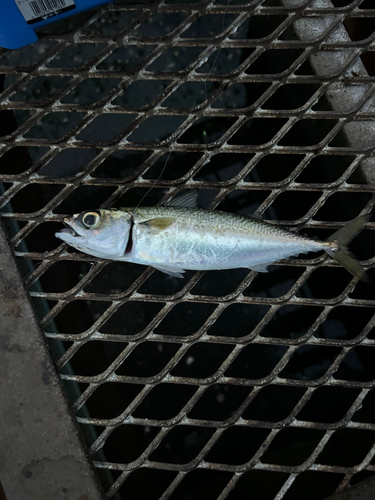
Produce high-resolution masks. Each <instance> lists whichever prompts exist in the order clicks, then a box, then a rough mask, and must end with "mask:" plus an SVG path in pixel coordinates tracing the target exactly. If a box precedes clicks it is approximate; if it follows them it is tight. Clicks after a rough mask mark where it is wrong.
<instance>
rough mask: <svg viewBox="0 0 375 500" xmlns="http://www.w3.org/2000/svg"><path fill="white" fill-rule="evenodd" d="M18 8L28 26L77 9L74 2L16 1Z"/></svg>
mask: <svg viewBox="0 0 375 500" xmlns="http://www.w3.org/2000/svg"><path fill="white" fill-rule="evenodd" d="M16 4H17V7H18V8H19V9H20V11H21V14H22V15H23V17H24V18H25V21H27V22H28V24H34V23H37V22H39V21H42V20H43V19H48V18H49V17H52V16H58V15H59V14H62V13H63V12H67V11H68V10H71V9H75V6H76V4H75V3H74V0H16Z"/></svg>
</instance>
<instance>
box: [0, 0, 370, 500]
mask: <svg viewBox="0 0 375 500" xmlns="http://www.w3.org/2000/svg"><path fill="white" fill-rule="evenodd" d="M374 16H375V10H374V9H372V8H371V2H368V1H367V2H366V1H361V0H355V1H353V2H349V1H342V2H341V3H339V2H338V1H337V2H336V3H334V4H332V3H329V2H327V1H326V0H316V1H305V2H298V3H297V2H294V1H293V2H292V0H285V1H283V2H281V1H280V2H279V1H277V0H269V1H254V2H247V3H245V2H241V1H234V0H233V1H228V2H227V1H223V2H219V1H217V2H211V1H201V2H199V1H191V2H189V3H182V2H178V1H169V2H162V1H157V2H146V3H144V4H140V3H131V2H127V1H123V2H115V3H114V4H111V5H109V6H106V7H104V8H102V9H100V10H98V11H96V12H90V13H86V14H85V15H83V16H81V17H80V18H77V19H75V21H74V22H73V21H71V22H72V23H73V25H70V24H68V25H64V26H63V27H60V28H56V27H55V28H53V29H52V28H51V30H50V32H49V33H47V32H45V33H44V34H42V35H41V37H40V41H39V42H38V43H37V44H35V45H34V46H31V47H28V48H25V49H22V50H20V51H14V52H9V51H3V52H2V53H1V54H0V56H1V57H0V67H1V68H0V69H1V72H2V73H3V74H5V89H4V91H3V93H2V94H1V95H0V110H2V112H3V113H7V112H8V113H10V112H13V113H14V114H15V117H16V120H17V123H16V125H15V126H14V127H11V126H10V125H9V128H8V129H7V130H4V131H3V133H2V138H1V144H0V148H1V149H0V154H1V157H0V182H2V183H3V194H2V196H1V198H0V207H1V210H2V213H1V215H2V216H3V220H4V222H5V224H6V225H7V227H8V235H9V242H10V245H11V246H12V248H13V249H14V250H15V252H16V255H17V258H18V260H19V264H20V268H21V272H22V274H23V276H24V281H25V284H26V286H27V287H28V288H29V290H30V295H31V297H32V300H33V301H34V304H35V307H36V311H37V314H38V316H39V320H40V324H41V326H42V328H43V330H44V331H45V335H46V338H47V339H48V344H49V346H50V348H51V353H52V356H53V358H54V360H55V363H56V366H57V368H58V370H59V372H60V374H61V378H62V380H63V381H64V383H65V384H66V387H67V391H68V393H69V394H70V400H71V405H72V410H73V412H74V413H75V414H76V417H77V420H78V422H79V424H80V426H81V428H82V430H83V431H84V432H86V436H87V443H88V445H89V447H90V454H91V456H92V457H93V460H94V463H95V466H96V467H97V469H98V471H99V472H102V473H103V472H104V473H105V474H107V475H106V476H105V477H104V476H103V477H104V479H103V484H104V487H105V489H106V496H107V498H116V499H118V498H131V497H132V495H133V496H134V495H138V497H143V498H155V499H156V498H162V499H167V498H171V499H177V498H178V499H180V498H185V497H186V498H188V497H189V495H191V496H193V497H194V498H203V497H204V498H205V500H207V499H210V498H212V499H216V498H218V499H220V500H222V499H225V498H227V499H230V500H236V499H240V498H244V497H246V495H247V493H248V492H249V491H260V492H261V494H262V495H263V496H262V498H264V499H266V500H281V499H283V500H293V499H300V498H304V499H307V500H308V499H309V498H314V499H319V498H321V499H323V498H326V497H328V496H330V495H332V494H334V493H335V492H337V493H339V492H340V491H343V490H345V489H346V488H347V487H348V486H349V485H353V484H355V483H357V482H359V481H362V480H363V479H366V478H367V477H369V476H372V475H373V474H374V453H375V433H374V431H375V427H374V425H375V422H374V418H373V411H372V408H373V407H374V395H375V394H374V379H375V371H374V363H373V351H374V346H375V344H374V323H375V316H374V304H375V291H374V286H373V284H370V285H366V284H363V283H358V282H357V280H356V279H354V278H351V277H350V276H349V275H348V273H347V272H346V271H345V270H343V269H340V268H338V266H336V265H335V263H334V262H332V261H331V260H330V259H329V258H327V257H325V256H323V255H318V256H316V255H313V256H311V255H308V256H301V257H300V258H298V259H291V260H289V261H288V262H286V263H285V264H284V265H275V266H273V267H272V270H271V272H270V273H269V275H266V276H265V275H258V274H257V273H255V272H248V271H246V270H235V271H230V272H210V273H203V272H199V273H187V277H186V279H184V280H178V279H174V278H171V277H168V276H166V275H162V274H161V273H159V272H156V271H153V270H151V269H145V268H142V267H141V266H136V265H130V264H126V263H109V262H105V261H101V260H100V259H95V258H93V257H87V256H85V255H83V254H79V253H77V252H73V251H70V250H69V249H68V248H67V247H66V246H65V245H60V244H59V242H58V241H57V240H56V239H55V238H54V236H53V234H54V232H55V231H56V230H57V229H58V228H59V227H60V224H59V221H61V218H62V216H63V215H65V214H67V213H71V212H78V211H81V210H84V209H90V208H97V207H99V206H102V207H109V206H117V207H119V206H124V205H125V206H129V205H132V204H137V203H139V202H141V203H142V204H143V205H147V204H155V203H161V202H162V201H165V200H168V199H170V198H172V197H173V196H174V195H176V194H177V193H178V192H180V191H182V190H184V189H198V190H199V191H200V196H201V201H202V203H203V205H204V206H206V207H210V208H216V207H220V209H223V210H228V211H237V212H239V213H249V212H252V211H256V212H257V213H259V214H263V216H264V217H265V218H266V219H273V220H276V221H277V223H279V224H283V225H288V226H291V227H295V228H298V229H303V231H304V232H308V234H309V235H317V236H319V237H322V238H323V237H327V236H328V235H329V234H330V233H331V232H332V231H333V230H335V229H336V228H338V227H341V226H342V225H343V224H344V223H345V221H347V220H350V219H351V218H353V217H355V216H356V215H358V214H359V213H365V212H369V211H371V210H372V208H373V205H374V186H373V184H372V181H373V178H374V177H373V154H374V145H375V141H374V135H373V133H372V130H373V127H374V111H373V103H374V100H373V93H374V89H375V87H374V76H373V75H374V74H375V71H374V59H373V54H374V52H373V51H374V39H375V34H374V29H373V27H372V26H373V22H374ZM59 30H60V31H59ZM7 116H9V117H10V115H7ZM5 122H6V120H3V127H5V125H4V123H5ZM9 123H10V118H9ZM5 128H6V127H5ZM150 188H152V190H151V191H150V192H149V193H147V192H148V190H149V189H150ZM146 193H147V196H146V197H145V199H143V196H144V195H145V194H146ZM373 230H374V223H373V222H369V223H368V224H367V225H366V229H365V231H364V232H363V233H362V234H361V235H360V236H359V237H358V238H357V239H356V240H355V242H354V243H353V250H354V252H355V253H356V255H357V256H358V257H359V258H360V259H361V261H362V263H363V265H364V266H365V268H366V269H368V273H369V276H370V278H372V280H374V278H375V275H374V272H373V266H374V255H375V244H374V238H373ZM22 263H23V268H22V265H21V264H22ZM22 269H23V270H22ZM87 429H91V430H90V432H89V433H88V432H87ZM184 495H185V496H184ZM199 495H201V496H199ZM258 497H259V498H261V497H260V496H259V495H258Z"/></svg>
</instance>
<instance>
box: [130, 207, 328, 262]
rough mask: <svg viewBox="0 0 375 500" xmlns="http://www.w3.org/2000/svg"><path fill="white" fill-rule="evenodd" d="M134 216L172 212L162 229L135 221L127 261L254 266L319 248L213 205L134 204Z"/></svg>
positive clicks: (315, 243) (150, 217)
mask: <svg viewBox="0 0 375 500" xmlns="http://www.w3.org/2000/svg"><path fill="white" fill-rule="evenodd" d="M124 210H126V211H129V212H131V213H132V214H133V217H134V221H135V222H137V220H138V218H139V220H144V221H146V220H151V221H152V220H153V219H155V218H160V217H165V218H166V219H169V218H172V219H173V222H172V223H171V224H170V225H169V226H168V227H167V228H166V229H165V230H164V231H153V230H152V228H150V226H148V224H139V225H138V226H137V229H135V230H134V233H133V243H134V254H133V256H132V262H137V263H141V264H142V263H144V262H146V261H147V263H148V264H149V265H155V264H156V265H157V264H163V263H168V265H173V266H176V267H179V268H182V269H193V270H204V269H231V268H237V267H248V268H254V266H255V267H256V266H259V265H264V264H266V263H267V264H269V263H271V262H275V261H277V260H280V259H283V258H285V257H289V256H291V255H297V254H299V253H302V252H309V251H316V250H321V249H322V248H324V247H325V246H327V244H326V243H324V242H319V241H315V240H311V239H309V238H306V237H304V236H300V235H298V234H296V233H293V232H291V231H286V230H283V229H282V228H279V227H277V226H274V225H271V224H267V223H265V222H262V221H259V220H256V219H252V218H250V217H245V216H239V215H236V214H230V213H225V212H219V211H208V210H194V209H181V208H180V209H178V208H176V209H174V208H173V207H170V208H169V207H165V208H160V209H159V210H158V209H156V210H155V209H154V208H153V207H151V208H144V209H138V210H134V209H131V208H128V209H124Z"/></svg>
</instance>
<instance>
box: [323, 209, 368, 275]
mask: <svg viewBox="0 0 375 500" xmlns="http://www.w3.org/2000/svg"><path fill="white" fill-rule="evenodd" d="M370 219H371V214H365V215H360V216H359V217H357V218H356V219H353V220H352V221H350V222H348V223H347V224H346V225H345V226H344V227H342V228H340V229H339V230H338V231H336V232H335V233H333V234H332V235H331V236H330V237H329V238H328V239H327V242H330V243H331V246H330V247H327V248H325V251H326V252H327V253H328V255H330V256H331V257H332V258H333V259H335V261H336V262H338V263H339V264H340V266H342V267H345V269H347V270H348V271H349V272H350V273H352V274H353V276H356V277H357V278H359V279H360V280H362V281H366V282H367V283H369V282H370V279H369V277H368V276H367V274H366V272H365V270H364V269H363V267H362V266H361V264H360V263H359V261H358V260H357V259H356V258H355V257H354V255H353V254H352V253H351V252H350V250H349V249H348V246H347V245H349V243H350V242H351V241H352V240H353V238H355V237H356V236H357V234H358V233H359V232H360V231H362V229H363V227H364V225H365V224H366V222H368V221H369V220H370Z"/></svg>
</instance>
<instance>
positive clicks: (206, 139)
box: [178, 117, 236, 144]
mask: <svg viewBox="0 0 375 500" xmlns="http://www.w3.org/2000/svg"><path fill="white" fill-rule="evenodd" d="M235 122H236V118H210V117H208V118H199V119H198V120H196V121H195V122H194V123H193V124H192V125H191V126H190V127H189V128H188V129H187V131H186V132H185V133H184V134H183V135H182V136H181V137H180V138H179V139H178V143H179V144H209V143H211V142H215V141H218V140H219V139H220V138H221V137H222V136H223V135H224V134H225V133H226V132H227V130H228V129H229V128H230V127H231V126H232V125H233V124H234V123H235Z"/></svg>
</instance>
